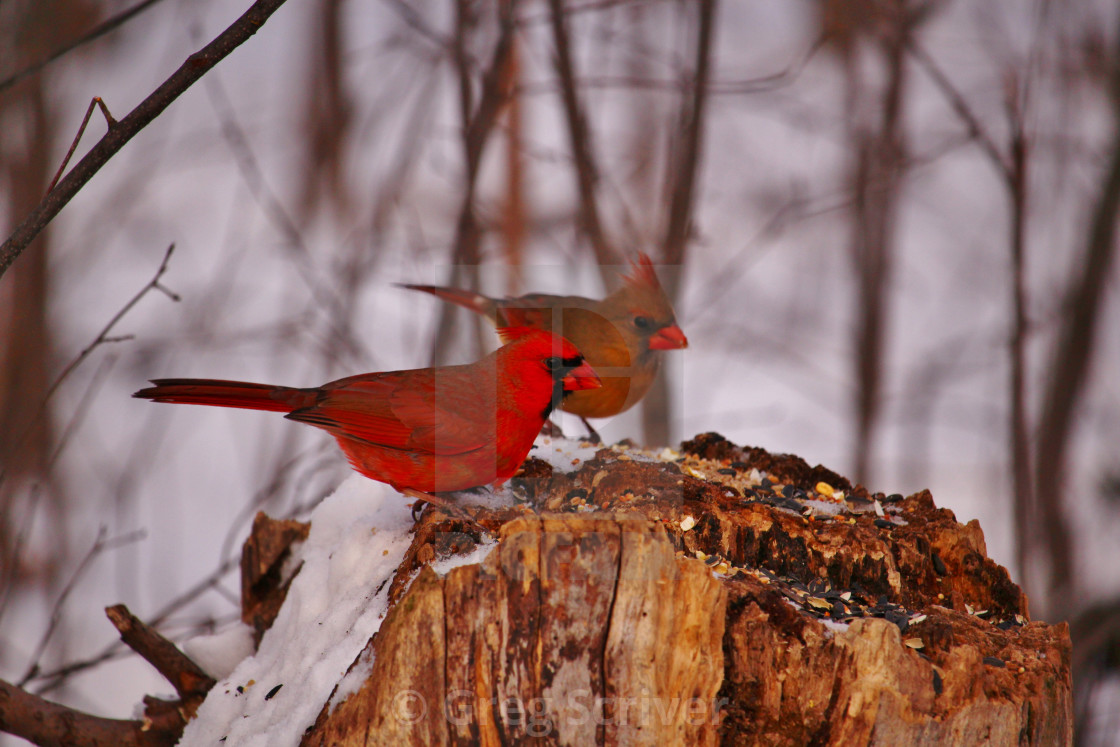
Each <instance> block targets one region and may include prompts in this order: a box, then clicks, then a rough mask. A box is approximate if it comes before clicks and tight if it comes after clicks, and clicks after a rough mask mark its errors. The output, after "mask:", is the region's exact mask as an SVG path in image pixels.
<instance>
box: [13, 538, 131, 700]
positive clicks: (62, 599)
mask: <svg viewBox="0 0 1120 747" xmlns="http://www.w3.org/2000/svg"><path fill="white" fill-rule="evenodd" d="M143 537H144V532H130V533H128V534H126V535H124V536H123V537H114V538H113V539H108V540H107V539H105V527H101V528H100V530H98V532H97V539H96V540H95V541H94V543H93V547H91V548H90V549H89V552H87V553H86V556H85V557H84V558H82V562H81V563H79V564H78V567H77V568H76V569H75V570H74V575H72V576H71V577H70V580H69V581H68V582H67V583H66V586H65V587H63V589H62V593H60V594H59V595H58V599H56V600H55V603H54V608H53V609H52V610H51V617H50V621H49V622H48V623H47V629H46V630H45V631H43V635H42V637H41V638H40V639H39V644H38V645H37V646H36V647H35V654H34V655H33V656H32V657H31V663H30V664H29V665H28V667H27V673H26V674H24V675H23V679H22V680H20V682H19V686H20V687H23V686H24V685H26V684H27V683H28V681H30V680H31V679H32V678H34V677H35V675H36V674H38V672H39V659H40V658H41V657H42V656H43V652H44V651H46V649H47V644H48V643H49V642H50V640H51V636H53V635H54V632H55V630H57V628H58V624H59V622H61V620H62V608H63V606H64V605H65V604H66V600H67V599H68V598H69V597H70V594H71V592H73V591H74V587H75V586H77V584H78V579H80V578H81V577H82V575H83V574H85V572H86V569H87V568H89V566H90V563H92V562H93V561H94V559H95V558H97V557H98V556H99V555H101V553H103V552H105V551H107V550H112V549H113V548H116V547H120V546H122V545H126V544H128V543H130V542H135V541H137V540H139V539H142V538H143Z"/></svg>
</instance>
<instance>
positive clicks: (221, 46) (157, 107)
mask: <svg viewBox="0 0 1120 747" xmlns="http://www.w3.org/2000/svg"><path fill="white" fill-rule="evenodd" d="M283 4H284V0H257V2H255V3H253V5H252V7H250V8H249V10H247V11H245V13H244V15H242V16H241V17H240V18H238V19H237V20H236V21H234V22H233V24H232V25H230V27H229V28H227V29H226V30H225V31H223V32H222V33H221V34H219V35H218V36H217V37H216V38H215V39H214V40H213V41H212V42H210V43H209V44H207V45H206V46H205V47H203V48H202V49H201V50H200V51H198V52H196V53H194V54H193V55H191V56H190V57H188V58H187V60H186V62H184V63H183V64H182V65H181V66H180V67H179V69H178V70H176V71H175V72H174V73H173V74H172V75H171V77H170V78H168V79H167V80H166V81H164V82H163V84H162V85H160V87H159V88H157V89H156V90H155V91H153V92H152V93H151V94H150V95H149V96H148V97H147V98H146V99H144V100H143V101H142V102H140V104H139V105H137V107H136V108H135V109H133V110H132V111H131V112H129V113H128V115H127V116H126V117H124V119H122V120H120V121H119V122H117V123H116V124H115V125H111V126H110V127H109V131H108V132H106V133H105V136H104V137H102V138H101V140H99V141H98V143H97V145H95V146H93V148H92V149H91V150H90V151H89V153H87V154H86V155H85V157H84V158H82V160H81V161H79V162H78V163H77V165H76V166H74V168H73V169H72V170H71V171H70V173H68V174H67V175H66V176H65V177H64V178H63V179H62V181H60V182H59V183H58V186H57V187H56V188H55V189H53V190H51V192H50V193H49V194H48V195H47V196H46V197H44V198H43V200H42V201H41V202H40V203H39V204H38V206H36V208H35V209H34V210H32V211H31V214H30V215H28V216H27V218H25V219H24V221H23V222H22V223H20V224H19V226H18V227H17V228H16V230H15V231H14V232H13V233H12V235H11V236H9V237H8V239H7V240H6V241H5V242H4V243H3V245H0V277H3V275H4V273H5V272H6V271H7V270H8V268H9V267H10V266H11V265H12V262H14V261H15V260H16V258H17V257H18V256H19V255H20V253H22V252H23V250H24V249H26V248H27V246H28V244H30V243H31V242H32V240H34V238H35V237H36V236H38V235H39V232H40V231H42V230H43V228H45V227H46V225H47V224H48V223H50V222H51V220H52V219H53V218H54V217H55V216H56V215H58V213H59V211H60V210H62V208H63V207H65V206H66V203H68V202H70V200H71V199H72V198H73V197H74V195H76V194H77V193H78V192H79V191H80V190H81V189H82V187H84V186H85V184H86V182H88V181H89V180H90V179H91V178H93V175H94V174H96V173H97V172H98V171H99V170H100V169H101V167H102V166H104V165H105V164H106V163H107V162H108V161H109V159H110V158H112V157H113V156H114V155H115V154H116V153H117V151H119V150H120V149H121V148H123V147H124V145H125V143H127V142H128V141H129V140H131V139H132V138H133V136H135V135H136V133H138V132H140V131H141V130H142V129H144V128H145V127H146V126H148V124H150V123H151V122H152V120H154V119H155V118H156V117H158V116H159V115H160V114H161V113H162V112H163V110H164V109H166V108H167V107H168V106H170V105H171V102H172V101H174V100H175V99H177V98H178V97H179V96H180V95H181V94H182V93H183V92H184V91H186V90H187V89H188V88H190V87H191V86H192V85H193V84H194V83H195V82H196V81H197V80H198V79H199V78H201V77H202V76H203V75H205V74H206V73H207V72H208V71H209V70H210V69H211V68H213V67H214V66H215V65H217V64H218V63H219V62H220V61H221V60H223V59H225V57H226V56H227V55H229V54H230V52H232V51H233V50H235V49H237V47H239V46H241V45H242V44H243V43H244V42H245V41H247V40H248V39H249V37H251V36H252V35H253V34H255V33H256V32H257V30H258V29H259V28H260V27H261V26H262V25H263V24H264V22H265V21H267V20H268V18H269V17H270V16H271V15H272V14H273V13H274V12H276V10H277V8H279V7H280V6H281V5H283Z"/></svg>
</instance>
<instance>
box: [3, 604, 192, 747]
mask: <svg viewBox="0 0 1120 747" xmlns="http://www.w3.org/2000/svg"><path fill="white" fill-rule="evenodd" d="M105 614H106V615H108V616H109V620H110V621H111V622H112V623H113V625H114V626H115V627H116V628H117V630H118V631H120V634H121V640H122V641H124V642H125V644H127V645H128V647H129V648H131V649H132V650H133V651H135V652H136V653H138V654H140V656H141V657H143V658H144V660H145V661H147V662H148V663H150V664H151V665H152V666H154V667H155V668H156V670H157V671H158V672H159V673H160V674H162V675H163V676H164V677H165V678H166V679H167V681H168V682H170V683H171V684H172V685H173V686H174V687H175V692H177V693H178V694H179V697H180V698H181V700H179V701H167V700H160V699H159V698H153V697H146V698H144V717H143V719H141V720H138V721H128V720H122V719H111V718H102V717H100V716H92V715H90V714H88V713H82V712H80V711H75V710H73V709H71V708H67V707H66V706H63V705H59V704H58V703H52V702H51V701H49V700H46V699H44V698H41V697H39V696H38V695H33V694H31V693H29V692H27V691H26V690H23V689H21V688H20V687H17V686H16V685H13V684H11V683H10V682H5V681H3V680H0V731H4V732H8V733H9V734H15V735H16V736H17V737H22V738H24V739H26V740H28V741H30V742H33V743H34V744H38V745H74V746H75V747H102V746H104V747H108V746H109V745H120V746H121V747H149V746H151V747H154V746H155V745H172V744H175V743H176V742H177V741H179V737H180V736H182V734H183V727H185V726H186V723H187V721H188V720H189V719H190V718H191V717H192V716H193V715H194V713H195V711H196V710H198V706H199V705H200V704H201V703H202V701H203V699H204V698H205V697H206V693H207V692H209V691H210V688H212V687H213V686H214V678H213V677H211V676H210V675H208V674H207V673H206V672H204V671H203V670H202V668H201V667H199V666H198V665H197V664H195V663H194V662H193V661H191V659H190V658H189V657H188V656H187V655H186V654H184V653H183V652H182V651H180V650H179V648H178V647H177V646H176V645H175V644H174V643H172V642H171V641H169V640H167V639H166V638H164V637H163V636H162V635H160V634H159V633H158V632H156V630H155V629H154V628H152V627H150V626H149V625H146V624H145V623H144V622H143V621H141V620H140V619H139V618H137V617H136V616H135V615H133V614H132V613H131V612H129V610H128V607H125V606H124V605H123V604H117V605H114V606H112V607H108V608H106V610H105Z"/></svg>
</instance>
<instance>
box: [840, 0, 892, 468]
mask: <svg viewBox="0 0 1120 747" xmlns="http://www.w3.org/2000/svg"><path fill="white" fill-rule="evenodd" d="M844 19H846V20H844ZM913 22H914V19H913V11H912V9H911V3H910V2H908V0H889V2H887V3H884V4H882V5H879V6H869V5H866V4H863V3H855V4H853V5H851V7H850V8H848V7H843V5H841V7H837V6H836V4H835V3H833V4H830V5H829V6H827V7H826V9H825V14H824V16H823V20H822V23H823V24H824V29H825V31H826V32H827V33H830V34H832V35H833V37H832V41H833V42H834V46H835V48H836V49H837V50H838V51H839V53H840V54H841V55H842V57H843V60H844V63H845V65H844V67H845V70H846V73H847V76H848V85H849V101H850V102H851V107H852V108H851V109H850V111H849V123H848V125H849V138H850V140H851V145H852V149H853V151H854V163H853V165H852V173H851V177H850V180H851V186H850V189H851V193H852V208H851V209H852V224H851V230H852V238H851V253H852V260H853V263H854V268H855V273H856V286H855V293H856V298H855V304H856V325H855V339H854V350H855V355H854V364H855V366H854V368H855V371H854V373H855V382H856V400H855V438H854V441H853V453H852V457H851V463H852V465H853V474H854V477H855V480H856V481H857V482H859V483H863V484H866V483H867V481H868V479H869V477H870V475H869V471H870V464H871V458H872V454H873V450H874V445H875V435H876V430H877V428H878V424H879V421H880V417H881V410H882V399H883V395H882V388H883V380H882V376H883V370H884V358H885V351H884V347H885V344H886V339H887V324H886V322H887V314H888V308H887V306H888V302H889V298H890V289H891V273H892V266H893V263H894V252H895V249H894V234H895V224H896V220H897V212H898V203H899V199H900V197H901V195H900V191H901V188H902V183H903V179H904V177H905V173H906V160H907V147H906V140H905V132H904V122H903V119H902V113H903V107H904V105H905V103H906V93H907V86H906V82H907V69H906V47H907V39H908V37H909V35H910V34H911V32H912V26H913ZM862 36H866V37H867V41H868V43H869V44H870V46H871V49H873V50H874V51H875V52H877V53H878V54H880V55H881V58H882V67H883V73H884V76H885V81H884V83H883V85H882V90H881V92H880V93H879V94H878V96H874V97H873V96H871V95H870V94H866V93H865V90H866V85H865V82H866V81H865V80H864V79H863V76H864V73H863V72H862V71H861V69H860V66H859V64H857V62H856V61H855V59H854V56H856V55H858V54H859V44H858V42H859V40H860V38H861V37H862Z"/></svg>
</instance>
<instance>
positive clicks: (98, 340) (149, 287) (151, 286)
mask: <svg viewBox="0 0 1120 747" xmlns="http://www.w3.org/2000/svg"><path fill="white" fill-rule="evenodd" d="M174 251H175V245H174V244H171V245H170V246H168V247H167V251H166V252H164V255H163V261H162V262H160V263H159V269H157V270H156V274H155V276H154V277H153V278H152V279H151V280H149V281H148V282H147V284H146V285H145V286H144V287H143V288H141V289H140V290H139V291H137V292H136V295H134V296H133V297H132V298H131V299H129V301H128V303H126V304H125V305H124V306H122V307H121V308H120V309H119V310H118V311H117V313H116V314H114V315H113V318H112V319H110V320H109V323H108V324H106V325H105V327H104V328H103V329H102V330H101V332H100V333H99V334H98V335H97V337H95V338H94V340H93V342H91V343H90V344H89V345H87V346H86V347H85V348H84V349H83V350H82V352H80V353H78V357H76V358H75V359H74V360H72V361H70V363H69V364H68V365H67V366H66V368H64V369H62V373H60V374H59V375H58V377H57V378H56V379H55V380H54V383H52V384H51V386H50V388H49V389H48V390H47V394H46V396H45V397H44V398H43V399H44V403H45V402H46V401H47V400H49V399H50V398H51V395H53V394H54V393H55V390H56V389H58V387H59V386H60V385H61V384H62V382H64V381H65V380H66V377H68V376H69V375H70V374H71V373H72V372H73V371H74V369H76V368H77V367H78V366H80V365H81V364H82V362H83V361H85V359H86V358H88V357H89V355H90V353H92V352H93V351H94V350H96V349H97V347H98V346H100V345H104V344H106V343H109V342H120V341H121V340H127V339H130V338H129V336H127V335H126V336H123V337H110V336H109V332H110V331H112V329H113V327H115V326H117V322H119V321H120V320H121V319H123V318H124V315H125V314H127V313H128V312H129V311H131V310H132V307H133V306H135V305H136V304H138V303H140V299H142V298H143V297H144V296H146V295H148V293H149V292H150V291H154V290H158V291H160V292H161V293H163V294H164V295H165V296H167V297H168V298H170V299H171V300H172V301H180V300H182V299H181V298H180V297H179V294H177V293H175V292H173V291H171V290H170V289H168V288H167V286H165V285H163V284H162V283H160V278H162V277H163V275H164V273H166V272H167V264H168V262H170V261H171V254H172V253H173V252H174Z"/></svg>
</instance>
